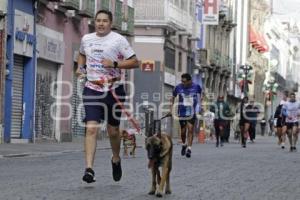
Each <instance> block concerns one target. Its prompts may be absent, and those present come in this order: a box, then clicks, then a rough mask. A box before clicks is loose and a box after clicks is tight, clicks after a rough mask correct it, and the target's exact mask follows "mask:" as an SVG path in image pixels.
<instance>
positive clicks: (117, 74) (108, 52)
mask: <svg viewBox="0 0 300 200" xmlns="http://www.w3.org/2000/svg"><path fill="white" fill-rule="evenodd" d="M79 52H80V53H81V54H83V55H85V56H86V65H87V68H86V71H87V80H88V81H87V82H86V84H85V86H86V87H88V88H90V89H93V90H97V91H100V92H104V91H108V90H109V86H105V87H101V86H99V85H95V84H93V83H91V82H90V81H105V80H110V79H113V78H123V76H122V71H121V70H120V69H114V68H104V67H103V66H102V64H101V61H102V60H103V59H109V60H112V61H120V60H123V59H128V58H130V57H132V56H133V55H135V53H134V51H133V49H132V48H131V47H130V45H129V43H128V41H127V40H126V38H125V37H123V36H122V35H120V34H118V33H116V32H113V31H111V32H110V33H109V34H107V35H106V36H104V37H100V36H97V35H96V33H89V34H86V35H84V36H83V37H82V40H81V45H80V49H79ZM115 87H116V85H114V86H113V87H112V88H115Z"/></svg>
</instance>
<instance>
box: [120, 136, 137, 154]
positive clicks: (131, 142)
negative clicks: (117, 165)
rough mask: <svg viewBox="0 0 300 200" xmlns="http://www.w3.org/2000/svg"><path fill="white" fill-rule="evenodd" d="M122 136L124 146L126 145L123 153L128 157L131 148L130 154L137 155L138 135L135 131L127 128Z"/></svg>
mask: <svg viewBox="0 0 300 200" xmlns="http://www.w3.org/2000/svg"><path fill="white" fill-rule="evenodd" d="M121 138H122V140H123V147H124V152H123V155H124V156H125V157H128V150H130V151H129V154H130V155H131V156H132V157H135V149H136V137H135V135H134V133H131V132H130V131H127V130H123V131H122V134H121Z"/></svg>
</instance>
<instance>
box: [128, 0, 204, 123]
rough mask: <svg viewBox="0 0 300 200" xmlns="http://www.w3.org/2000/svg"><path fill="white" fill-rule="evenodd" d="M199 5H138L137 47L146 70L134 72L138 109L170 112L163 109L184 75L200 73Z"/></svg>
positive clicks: (154, 1) (164, 0)
mask: <svg viewBox="0 0 300 200" xmlns="http://www.w3.org/2000/svg"><path fill="white" fill-rule="evenodd" d="M196 3H197V1H196V0H151V1H149V0H135V1H134V8H135V10H136V12H135V35H134V41H133V47H134V49H135V51H136V53H137V56H138V58H139V59H141V60H142V66H144V67H142V68H141V69H138V70H135V72H134V73H135V74H134V84H135V88H136V93H135V98H134V104H135V105H142V104H143V102H144V103H147V102H150V103H152V104H153V107H155V112H156V113H157V114H158V115H160V114H161V112H160V111H161V110H162V109H164V112H168V111H169V105H165V106H162V107H159V106H160V105H162V103H166V104H167V103H169V100H170V97H171V95H172V90H173V88H174V86H175V85H176V84H177V83H179V82H180V80H181V78H180V76H181V74H183V73H186V72H188V73H191V74H193V72H194V69H199V67H196V65H195V53H196V51H195V49H196V48H195V41H196V40H198V38H199V36H200V35H199V34H200V33H199V32H200V22H199V21H198V19H197V16H196ZM197 73H198V75H199V72H197ZM198 77H199V76H198ZM197 80H199V79H197ZM199 81H201V80H199ZM139 108H141V106H138V108H137V110H138V111H139V112H142V111H141V109H139ZM165 124H167V123H165ZM166 127H167V126H166ZM168 127H171V126H168Z"/></svg>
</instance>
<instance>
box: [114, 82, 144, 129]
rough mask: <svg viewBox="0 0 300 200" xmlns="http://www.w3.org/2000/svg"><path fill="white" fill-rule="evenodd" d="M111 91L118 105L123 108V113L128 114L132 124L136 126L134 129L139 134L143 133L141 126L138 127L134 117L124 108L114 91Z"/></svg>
mask: <svg viewBox="0 0 300 200" xmlns="http://www.w3.org/2000/svg"><path fill="white" fill-rule="evenodd" d="M109 91H110V92H111V94H112V96H113V97H114V99H115V100H116V102H117V104H118V105H119V106H120V107H121V109H122V111H123V112H124V113H125V114H126V116H127V117H128V119H129V121H130V122H131V124H132V125H133V126H134V128H135V129H136V130H137V132H138V133H140V131H141V128H140V126H139V125H138V123H137V122H136V120H135V119H134V118H133V116H132V115H131V114H130V113H129V112H128V111H127V110H126V108H125V107H124V104H123V103H122V102H121V101H120V99H119V98H118V96H117V95H116V93H115V91H114V90H112V89H111V88H110V89H109Z"/></svg>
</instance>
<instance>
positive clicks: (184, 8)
mask: <svg viewBox="0 0 300 200" xmlns="http://www.w3.org/2000/svg"><path fill="white" fill-rule="evenodd" d="M181 8H182V10H185V11H187V1H186V0H181Z"/></svg>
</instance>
